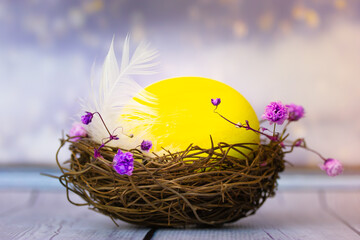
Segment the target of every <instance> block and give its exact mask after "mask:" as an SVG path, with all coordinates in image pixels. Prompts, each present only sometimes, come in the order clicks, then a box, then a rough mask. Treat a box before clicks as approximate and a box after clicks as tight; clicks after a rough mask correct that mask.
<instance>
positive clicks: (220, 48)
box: [0, 0, 360, 166]
mask: <svg viewBox="0 0 360 240" xmlns="http://www.w3.org/2000/svg"><path fill="white" fill-rule="evenodd" d="M128 32H130V34H131V40H132V46H133V47H135V46H136V44H138V43H139V42H140V41H141V40H144V39H145V40H147V41H149V42H150V43H151V44H152V46H153V47H155V48H157V49H158V50H159V51H160V61H161V64H160V68H159V70H158V71H159V74H156V75H154V76H149V77H143V78H141V79H137V80H138V81H139V82H140V84H142V85H143V86H145V85H147V84H149V83H152V82H154V81H157V80H161V79H164V78H169V77H175V76H189V75H191V76H202V77H209V78H213V79H217V80H220V81H223V82H225V83H227V84H229V85H230V86H232V87H234V88H235V89H237V90H238V91H239V92H241V93H242V94H243V95H244V96H245V97H246V98H247V99H248V100H249V102H250V103H251V104H252V105H253V107H254V109H255V111H256V112H257V114H258V116H259V117H260V116H261V114H262V111H263V109H264V106H265V105H266V104H267V103H268V102H270V101H273V100H281V101H283V102H286V103H292V102H293V103H298V104H302V105H304V107H305V108H306V118H305V119H304V120H303V121H301V122H299V123H297V124H294V126H292V127H291V131H292V134H293V136H296V137H305V138H306V139H307V141H308V143H309V144H310V145H312V146H313V147H314V148H316V149H318V150H319V151H320V152H323V153H324V154H325V155H326V156H332V157H334V158H338V159H339V160H342V161H343V162H344V163H345V164H347V165H357V166H359V158H358V155H357V148H358V147H359V146H360V121H358V118H359V117H360V107H359V102H360V101H359V100H360V97H359V94H360V83H359V77H360V2H359V1H356V0H352V1H346V0H335V1H330V0H309V1H295V0H288V1H280V0H278V1H236V0H219V1H210V0H208V1H207V0H191V1H190V0H182V1H166V0H155V1H153V0H151V1H140V0H123V1H115V0H114V1H101V0H95V1H60V0H47V1H45V0H44V1H42V0H26V1H25V0H24V1H20V0H17V1H10V0H8V1H4V0H2V1H0V89H1V95H0V110H1V117H0V164H54V154H55V151H56V149H57V147H58V145H59V141H58V139H59V138H60V137H61V131H62V130H65V132H66V131H68V130H69V128H70V126H71V124H72V122H73V118H74V116H76V114H77V113H78V111H79V102H78V98H79V97H83V98H84V97H86V96H87V92H88V86H89V82H90V70H91V66H92V64H93V63H94V62H96V63H97V64H96V66H97V68H99V67H100V66H101V64H102V61H103V59H104V57H105V55H106V53H107V50H108V47H109V45H110V42H111V40H112V38H113V36H115V44H116V51H117V55H118V56H120V54H121V51H120V50H121V44H122V42H123V40H124V38H125V36H126V34H127V33H128ZM289 160H291V161H292V162H294V163H295V164H296V165H298V166H300V165H316V164H317V163H320V161H319V162H317V159H316V157H314V156H313V155H311V154H308V153H305V152H302V151H296V152H295V154H294V155H291V156H289Z"/></svg>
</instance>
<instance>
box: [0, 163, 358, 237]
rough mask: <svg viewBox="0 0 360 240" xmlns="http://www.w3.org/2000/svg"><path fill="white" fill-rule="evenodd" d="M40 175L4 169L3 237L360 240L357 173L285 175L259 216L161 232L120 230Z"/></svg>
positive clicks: (0, 181)
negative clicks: (217, 225) (76, 203)
mask: <svg viewBox="0 0 360 240" xmlns="http://www.w3.org/2000/svg"><path fill="white" fill-rule="evenodd" d="M39 172H41V170H37V169H35V170H34V169H31V170H24V169H12V170H0V239H165V240H169V239H186V240H189V239H206V240H211V239H232V240H234V239H316V240H319V239H327V240H330V239H336V240H338V239H340V240H345V239H360V175H356V174H354V175H353V174H351V175H343V176H340V177H338V178H329V177H327V176H325V175H323V174H321V173H320V174H321V175H320V174H319V173H307V174H303V173H301V174H300V173H296V174H293V173H285V174H283V176H282V179H281V181H280V183H279V190H278V193H277V195H276V196H275V197H274V198H270V199H268V200H267V201H266V203H265V204H264V206H263V207H262V208H261V209H260V210H259V211H258V212H257V213H256V214H255V215H253V216H250V217H248V218H245V219H242V220H240V221H238V222H236V223H233V224H229V225H225V226H224V227H222V228H216V229H206V228H204V229H200V228H190V229H156V230H155V229H150V228H146V227H138V226H133V225H130V224H127V223H124V222H120V221H119V222H118V223H119V225H120V226H119V227H116V226H115V225H114V223H113V222H112V221H111V220H110V219H109V218H108V217H105V216H103V215H101V214H98V213H96V212H93V211H91V210H88V209H87V207H76V206H74V205H71V204H70V203H69V202H68V201H67V199H66V194H65V191H64V189H63V188H62V187H61V186H60V185H59V183H58V182H57V180H54V179H50V178H46V177H44V176H41V175H39ZM42 172H49V170H43V171H42ZM50 172H51V171H50ZM358 176H359V177H358ZM74 198H75V199H76V197H74ZM77 200H78V201H81V200H80V199H77Z"/></svg>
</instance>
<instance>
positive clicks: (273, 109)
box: [261, 101, 289, 125]
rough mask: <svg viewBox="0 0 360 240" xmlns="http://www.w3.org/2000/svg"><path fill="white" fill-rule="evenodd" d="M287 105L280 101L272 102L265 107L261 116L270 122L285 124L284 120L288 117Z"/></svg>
mask: <svg viewBox="0 0 360 240" xmlns="http://www.w3.org/2000/svg"><path fill="white" fill-rule="evenodd" d="M288 116H289V115H288V110H287V107H286V106H284V105H283V104H282V103H281V102H280V101H278V102H271V103H270V104H269V105H267V106H266V107H265V112H264V114H263V115H262V116H261V117H262V119H265V120H268V121H269V122H270V124H273V123H277V124H280V125H281V124H283V123H284V121H285V120H286V119H287V118H288Z"/></svg>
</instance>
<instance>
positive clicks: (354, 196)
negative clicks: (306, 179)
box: [323, 190, 360, 238]
mask: <svg viewBox="0 0 360 240" xmlns="http://www.w3.org/2000/svg"><path fill="white" fill-rule="evenodd" d="M323 194H324V201H326V202H325V204H326V207H327V210H328V211H329V212H330V214H333V215H334V216H335V217H337V218H339V219H340V220H341V221H343V222H344V223H345V224H347V225H349V227H350V228H353V229H354V230H355V231H357V232H358V233H359V235H360V191H359V190H357V191H329V192H324V193H323ZM359 238H360V237H359Z"/></svg>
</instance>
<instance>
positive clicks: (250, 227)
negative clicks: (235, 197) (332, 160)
mask: <svg viewBox="0 0 360 240" xmlns="http://www.w3.org/2000/svg"><path fill="white" fill-rule="evenodd" d="M358 237H359V236H358V235H357V233H356V232H354V231H352V230H351V229H349V228H348V227H347V226H346V225H344V224H343V223H342V222H340V221H339V220H338V219H336V218H334V217H333V216H331V215H330V214H328V213H327V212H326V211H325V210H324V209H323V208H322V207H321V206H320V203H319V196H318V193H317V192H279V193H278V194H277V196H276V197H275V198H271V199H268V200H267V202H266V203H265V204H264V206H263V207H262V208H261V209H260V210H259V211H258V212H257V213H256V214H255V215H253V216H250V217H248V218H244V219H241V220H239V221H238V222H236V223H234V224H230V225H227V226H225V227H224V228H220V229H191V230H186V231H184V230H170V229H163V230H158V231H157V232H156V233H155V235H154V238H153V239H159V240H162V239H164V240H165V239H175V240H183V239H206V240H212V239H224V240H226V239H231V240H233V239H279V240H281V239H314V240H319V239H327V240H331V239H334V240H335V239H336V240H338V239H343V240H345V239H351V240H352V239H357V238H358Z"/></svg>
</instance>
